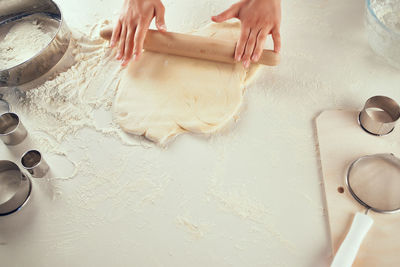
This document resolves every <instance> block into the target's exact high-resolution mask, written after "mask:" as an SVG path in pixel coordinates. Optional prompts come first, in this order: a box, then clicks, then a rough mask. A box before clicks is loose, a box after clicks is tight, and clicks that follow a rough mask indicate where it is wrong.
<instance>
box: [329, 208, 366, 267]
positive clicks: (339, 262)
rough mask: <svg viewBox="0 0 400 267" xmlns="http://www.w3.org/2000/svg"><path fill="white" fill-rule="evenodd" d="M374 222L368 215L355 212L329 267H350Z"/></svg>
mask: <svg viewBox="0 0 400 267" xmlns="http://www.w3.org/2000/svg"><path fill="white" fill-rule="evenodd" d="M373 222H374V220H372V218H371V217H369V216H368V215H365V214H363V213H360V212H357V213H356V215H355V216H354V219H353V223H352V224H351V227H350V230H349V232H348V233H347V236H346V238H345V239H344V241H343V243H342V244H341V245H340V247H339V249H338V251H337V252H336V255H335V258H334V259H333V261H332V264H331V267H351V265H352V264H353V261H354V259H355V258H356V255H357V252H358V249H359V248H360V246H361V243H362V241H363V239H364V237H365V236H366V234H367V233H368V231H369V229H370V228H371V226H372V224H373Z"/></svg>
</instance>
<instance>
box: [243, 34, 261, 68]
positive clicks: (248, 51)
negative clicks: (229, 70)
mask: <svg viewBox="0 0 400 267" xmlns="http://www.w3.org/2000/svg"><path fill="white" fill-rule="evenodd" d="M258 32H259V30H256V29H251V30H250V34H249V38H248V39H247V42H246V48H245V50H244V54H243V66H244V67H245V68H248V67H249V66H250V57H251V55H252V54H253V51H254V47H255V45H256V40H257V35H258Z"/></svg>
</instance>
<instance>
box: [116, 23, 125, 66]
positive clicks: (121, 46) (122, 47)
mask: <svg viewBox="0 0 400 267" xmlns="http://www.w3.org/2000/svg"><path fill="white" fill-rule="evenodd" d="M125 40H126V25H125V24H123V25H122V31H121V35H120V37H119V44H118V53H117V59H118V60H120V59H121V58H122V56H123V55H124V50H125Z"/></svg>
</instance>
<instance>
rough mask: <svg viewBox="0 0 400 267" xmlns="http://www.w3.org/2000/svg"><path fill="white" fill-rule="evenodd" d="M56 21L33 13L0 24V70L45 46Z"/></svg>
mask: <svg viewBox="0 0 400 267" xmlns="http://www.w3.org/2000/svg"><path fill="white" fill-rule="evenodd" d="M56 30H57V22H56V21H54V20H52V19H51V18H49V17H47V16H45V15H41V14H35V15H30V16H27V17H25V18H23V19H19V20H16V21H13V22H9V23H6V24H1V25H0V70H3V69H8V68H11V67H14V66H16V65H18V64H21V63H23V62H25V61H26V60H28V59H30V58H31V57H33V56H34V55H36V54H38V53H39V52H40V51H41V50H42V49H43V48H45V47H46V46H47V45H48V44H49V43H50V41H51V39H52V38H53V36H54V35H55V32H56Z"/></svg>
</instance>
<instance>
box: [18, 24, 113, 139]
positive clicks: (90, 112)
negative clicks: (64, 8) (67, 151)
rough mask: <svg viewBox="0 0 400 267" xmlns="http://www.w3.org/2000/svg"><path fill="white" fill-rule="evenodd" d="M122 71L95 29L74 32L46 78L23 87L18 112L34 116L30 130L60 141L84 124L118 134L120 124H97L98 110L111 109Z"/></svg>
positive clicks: (84, 125)
mask: <svg viewBox="0 0 400 267" xmlns="http://www.w3.org/2000/svg"><path fill="white" fill-rule="evenodd" d="M120 71H121V68H120V64H119V62H117V61H115V60H114V59H113V55H112V51H111V50H110V49H109V48H108V45H107V43H106V42H105V41H103V40H102V39H100V38H99V37H98V33H97V32H96V31H95V30H92V33H91V34H90V35H85V34H82V33H79V32H77V31H73V33H72V39H71V43H70V47H69V49H68V51H67V53H66V55H65V56H64V58H63V59H62V60H61V61H60V63H59V64H57V66H56V67H55V68H54V69H53V70H52V71H50V73H49V74H48V75H45V76H46V77H43V78H41V80H42V81H41V80H40V79H39V80H37V81H34V82H32V83H29V84H26V85H23V86H22V87H21V88H20V89H21V90H20V91H21V92H22V93H21V95H20V96H19V97H18V100H17V102H18V104H17V105H16V108H17V109H20V110H18V111H17V112H18V113H22V114H26V115H28V114H29V117H30V118H34V123H33V124H31V123H30V122H29V121H27V122H26V123H27V124H28V126H29V128H30V129H33V130H37V131H42V132H45V133H47V134H48V135H50V136H52V137H53V138H54V139H55V140H56V141H57V142H62V141H64V140H65V139H66V138H67V136H70V135H74V134H75V133H76V132H77V131H78V130H79V129H82V128H84V127H88V128H92V129H95V130H97V131H100V132H104V133H111V134H113V133H114V134H118V127H117V126H114V125H109V126H110V127H106V128H104V127H102V128H101V127H97V126H96V125H95V111H96V110H98V109H105V110H108V109H109V108H111V106H112V101H113V98H114V94H115V90H116V88H117V82H118V77H119V72H120ZM28 89H29V90H28ZM112 126H114V127H112Z"/></svg>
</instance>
